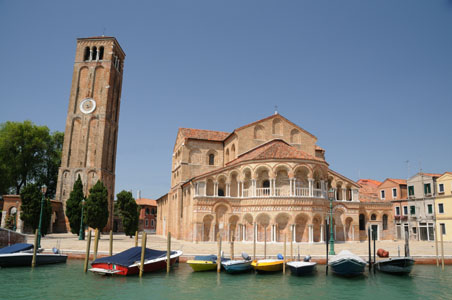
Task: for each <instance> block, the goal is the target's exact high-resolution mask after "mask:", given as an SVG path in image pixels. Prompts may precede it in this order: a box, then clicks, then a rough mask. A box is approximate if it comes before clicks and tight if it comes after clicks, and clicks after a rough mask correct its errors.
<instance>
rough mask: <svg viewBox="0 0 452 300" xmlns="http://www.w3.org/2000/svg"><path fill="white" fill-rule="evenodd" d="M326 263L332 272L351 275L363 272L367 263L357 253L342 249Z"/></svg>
mask: <svg viewBox="0 0 452 300" xmlns="http://www.w3.org/2000/svg"><path fill="white" fill-rule="evenodd" d="M328 265H329V266H330V267H331V270H332V271H333V273H335V274H337V275H341V276H348V277H352V276H358V275H361V274H363V273H364V268H365V267H366V265H367V263H366V261H364V260H363V259H362V258H361V257H359V256H358V255H355V254H353V253H351V252H350V251H348V250H342V251H341V252H340V253H339V254H338V255H336V256H334V257H333V258H332V259H331V260H330V261H329V262H328Z"/></svg>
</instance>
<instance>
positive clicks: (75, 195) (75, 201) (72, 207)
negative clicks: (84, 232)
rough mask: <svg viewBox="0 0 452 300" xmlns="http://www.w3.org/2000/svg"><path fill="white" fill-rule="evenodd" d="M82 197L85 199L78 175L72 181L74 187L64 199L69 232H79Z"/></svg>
mask: <svg viewBox="0 0 452 300" xmlns="http://www.w3.org/2000/svg"><path fill="white" fill-rule="evenodd" d="M83 199H85V196H84V195H83V183H82V179H81V178H80V175H79V176H78V178H77V180H76V181H75V182H74V187H73V189H72V192H71V194H70V195H69V199H67V201H66V216H67V217H68V219H69V224H70V226H71V232H72V233H74V234H79V232H80V218H81V214H82V200H83Z"/></svg>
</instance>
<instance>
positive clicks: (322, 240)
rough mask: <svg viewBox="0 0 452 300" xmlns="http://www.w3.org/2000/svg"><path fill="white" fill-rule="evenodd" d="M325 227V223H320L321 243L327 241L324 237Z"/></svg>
mask: <svg viewBox="0 0 452 300" xmlns="http://www.w3.org/2000/svg"><path fill="white" fill-rule="evenodd" d="M324 227H325V225H324V224H320V242H321V243H323V242H325V239H324V235H325V229H324Z"/></svg>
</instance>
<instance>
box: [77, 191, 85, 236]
mask: <svg viewBox="0 0 452 300" xmlns="http://www.w3.org/2000/svg"><path fill="white" fill-rule="evenodd" d="M84 207H85V199H83V200H82V216H81V218H80V232H79V234H78V239H79V240H80V241H82V240H84V239H85V230H84V228H83V208H84Z"/></svg>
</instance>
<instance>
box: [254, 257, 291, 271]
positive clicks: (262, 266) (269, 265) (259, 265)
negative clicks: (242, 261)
mask: <svg viewBox="0 0 452 300" xmlns="http://www.w3.org/2000/svg"><path fill="white" fill-rule="evenodd" d="M283 264H284V260H281V259H261V260H254V261H253V262H252V263H251V265H252V266H253V268H254V270H256V271H257V272H259V273H266V272H279V271H281V270H282V269H283Z"/></svg>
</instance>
